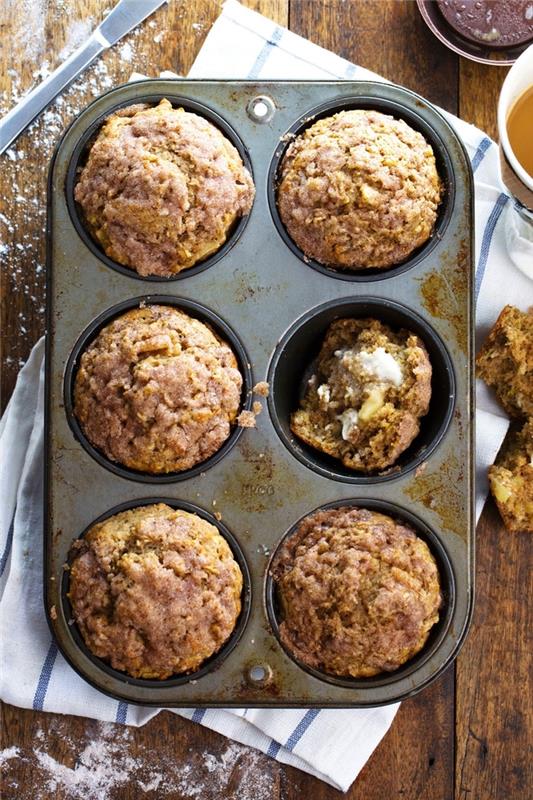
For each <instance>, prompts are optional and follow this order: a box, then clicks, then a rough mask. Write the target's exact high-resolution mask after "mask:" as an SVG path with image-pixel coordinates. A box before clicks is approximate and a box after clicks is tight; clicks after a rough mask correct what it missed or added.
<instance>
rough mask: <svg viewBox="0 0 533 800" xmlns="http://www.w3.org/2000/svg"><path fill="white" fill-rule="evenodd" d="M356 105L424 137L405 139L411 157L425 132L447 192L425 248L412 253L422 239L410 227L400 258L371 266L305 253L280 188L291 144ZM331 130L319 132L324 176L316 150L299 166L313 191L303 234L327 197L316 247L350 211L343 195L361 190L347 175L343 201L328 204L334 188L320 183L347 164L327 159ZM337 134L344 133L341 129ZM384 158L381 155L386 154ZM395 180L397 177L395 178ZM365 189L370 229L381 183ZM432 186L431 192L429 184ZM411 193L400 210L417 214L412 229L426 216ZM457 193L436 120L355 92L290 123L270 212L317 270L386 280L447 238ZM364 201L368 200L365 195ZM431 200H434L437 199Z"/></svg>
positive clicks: (340, 189)
mask: <svg viewBox="0 0 533 800" xmlns="http://www.w3.org/2000/svg"><path fill="white" fill-rule="evenodd" d="M420 102H423V101H420ZM353 110H359V111H360V112H361V113H363V112H364V111H368V112H369V114H370V116H373V112H379V113H380V119H381V120H382V119H383V118H382V116H381V115H387V116H389V117H393V122H392V123H391V124H393V125H397V124H398V123H397V122H394V121H399V123H400V126H402V130H401V134H402V136H403V137H405V136H407V138H408V137H409V136H413V137H418V140H417V142H415V143H410V144H409V143H407V142H405V143H403V142H402V146H403V147H404V155H406V156H407V157H409V153H410V152H411V151H412V148H413V147H414V146H415V145H418V146H419V147H420V148H422V147H423V146H424V145H423V144H422V142H423V140H421V139H420V136H419V135H420V134H421V135H422V137H423V139H425V141H426V146H427V144H429V145H430V147H431V149H432V151H433V155H434V158H435V164H436V170H437V173H438V177H439V179H440V185H441V190H440V195H441V197H440V202H439V204H438V208H437V210H436V218H435V221H434V223H433V224H432V225H430V227H429V230H430V231H431V232H430V234H429V235H427V236H426V240H425V241H424V242H423V243H422V244H421V245H420V246H419V247H416V248H415V249H414V250H412V251H411V252H408V251H409V249H410V248H409V241H410V240H411V237H412V236H414V237H415V241H416V234H414V233H413V231H410V233H409V235H408V236H407V239H406V241H404V243H403V247H401V248H399V255H398V260H397V261H396V260H392V261H391V262H390V263H388V265H387V266H379V267H374V266H366V267H365V266H364V265H361V267H359V266H351V267H348V266H345V267H343V268H341V266H340V264H333V263H331V261H330V260H328V259H325V258H323V259H319V258H318V257H315V256H314V255H311V254H310V253H309V252H308V253H306V252H304V249H303V248H304V246H303V244H302V243H300V244H297V243H296V241H295V239H294V238H293V236H291V234H290V233H289V231H288V230H287V227H286V225H285V224H284V222H283V220H282V216H283V213H282V212H280V207H279V205H280V196H279V190H280V182H281V178H282V169H283V164H284V160H285V159H286V156H287V155H288V153H290V149H289V148H290V146H291V143H292V142H294V140H295V139H296V138H297V137H299V136H302V135H303V134H304V133H305V132H306V131H307V130H308V129H309V128H311V127H312V126H313V125H315V124H316V123H317V122H318V121H320V120H325V119H330V118H331V117H333V116H334V115H336V114H339V112H347V111H348V112H349V111H353ZM403 123H406V125H403ZM406 126H409V128H407V127H406ZM367 128H368V125H363V127H362V129H361V130H362V131H364V130H366V129H367ZM325 135H326V134H325V132H321V134H320V135H318V136H317V142H316V146H317V148H318V150H320V151H321V152H322V154H323V157H324V159H325V160H326V161H325V164H324V170H325V172H324V175H323V176H322V177H321V175H320V174H319V173H320V168H319V166H317V164H316V163H315V160H314V158H313V155H312V153H311V154H310V155H309V162H310V163H309V165H307V166H305V165H303V164H300V165H299V166H298V170H300V171H301V170H302V169H305V170H306V172H305V174H306V175H307V178H308V180H307V189H306V192H307V193H308V194H309V197H307V195H306V197H307V201H308V202H309V213H308V214H305V215H304V216H303V217H302V220H301V223H302V224H301V237H300V238H308V237H309V236H310V235H311V234H310V220H309V214H310V213H313V214H315V213H316V210H317V209H319V210H321V205H320V202H321V201H320V200H319V196H320V195H321V193H323V194H324V203H325V206H324V211H323V221H322V222H321V223H320V224H319V223H318V222H317V225H318V227H317V235H316V237H315V238H314V244H313V246H312V248H311V249H316V248H317V247H318V246H319V243H322V244H321V245H320V247H321V248H323V247H324V244H323V243H324V241H325V239H324V232H323V231H322V227H323V225H324V224H325V221H326V220H330V221H331V220H337V219H339V218H342V216H343V214H344V213H345V212H344V211H343V209H346V208H347V207H348V205H349V201H347V200H343V195H345V196H346V198H349V197H352V196H354V193H356V189H355V187H354V186H353V185H351V184H350V181H349V180H348V177H349V176H348V175H346V176H345V179H344V180H343V181H341V182H340V183H338V182H337V183H336V184H335V190H334V191H335V192H336V193H337V194H338V198H337V200H335V201H334V207H333V208H330V207H329V206H328V203H329V202H330V200H329V199H328V198H329V188H324V190H322V189H321V187H320V182H321V181H326V183H327V184H328V186H329V181H330V177H331V172H332V171H335V169H341V167H340V166H339V165H338V164H337V163H336V161H335V164H334V165H333V164H330V163H327V160H328V158H330V152H329V150H328V147H327V144H324V142H323V141H322V140H323V139H325ZM335 135H338V132H337V134H335ZM304 155H305V153H304ZM433 155H432V156H431V158H433ZM341 156H342V147H341V148H340V150H339V153H338V158H341ZM301 157H302V156H301V155H300V156H299V158H300V159H301ZM370 157H371V154H367V155H366V156H365V158H370ZM379 157H380V158H381V156H379ZM392 163H393V162H392V161H391V160H390V159H389V161H387V165H389V164H392ZM389 168H390V167H389V166H385V167H383V166H382V170H383V169H385V170H387V169H389ZM413 170H414V172H413V179H416V178H417V174H418V172H419V167H418V166H417V167H416V168H415V167H414V166H413ZM298 174H299V173H298ZM372 174H373V173H372ZM350 180H351V179H350ZM390 180H392V178H391V179H390ZM429 180H430V179H429V175H428V181H429ZM431 180H433V178H431ZM294 184H295V185H294V191H295V195H294V197H293V198H290V197H289V198H287V205H288V207H289V208H290V209H291V215H292V216H294V214H295V209H297V205H298V200H299V199H301V198H302V195H303V193H304V189H303V187H302V186H301V180H300V179H297V180H295V182H294ZM359 188H360V190H361V197H362V198H363V197H364V198H365V199H364V202H365V208H366V205H368V208H369V209H370V211H372V214H371V217H372V221H369V220H370V218H369V220H367V222H368V224H370V228H373V227H374V226H375V224H376V220H375V219H374V216H375V214H376V211H375V209H374V210H372V207H373V206H374V205H375V204H376V203H375V202H374V198H377V199H376V202H377V200H379V197H378V195H379V192H378V191H376V188H373V187H372V186H366V185H365V184H363V185H362V186H361V187H359ZM389 188H390V187H389ZM426 189H427V190H428V191H429V183H428V186H427V187H426ZM357 191H359V190H357ZM394 191H395V192H397V189H394ZM410 192H411V189H409V192H408V193H407V194H409V193H410ZM407 194H406V198H405V199H404V203H403V206H404V207H403V209H402V210H401V212H400V216H402V217H403V216H404V214H407V215H408V216H409V215H410V217H411V222H410V225H411V228H413V226H416V225H417V224H418V222H417V220H418V219H419V217H420V212H421V209H419V208H418V206H416V209H415V208H414V206H413V209H412V210H411V211H410V212H409V213H408V212H407V211H406V208H407V205H408V204H409V203H410V202H412V201H411V200H409V198H408V197H407ZM433 194H434V192H433ZM367 195H368V196H367ZM454 197H455V179H454V173H453V167H452V163H451V159H450V156H449V154H448V152H447V150H446V147H445V145H444V143H443V142H442V140H441V138H440V136H439V135H438V134H437V133H436V132H435V131H434V130H433V128H432V127H431V125H430V124H429V123H428V122H427V121H426V120H425V119H423V118H422V117H421V116H419V115H418V114H417V113H416V112H414V111H413V110H412V109H409V108H407V107H406V106H403V105H401V104H400V103H399V102H396V101H394V100H388V99H384V98H376V97H370V96H369V97H365V96H361V97H356V98H350V97H347V98H340V99H338V100H334V101H329V102H327V103H324V104H322V105H320V106H318V107H316V108H314V109H311V110H310V111H309V112H308V113H306V114H305V116H303V117H301V118H300V119H299V120H298V121H297V122H295V123H294V125H292V126H291V128H289V130H288V131H287V133H286V134H285V135H284V136H282V137H281V144H280V146H279V147H278V148H277V150H276V152H275V154H274V157H273V159H272V162H271V164H270V169H269V178H268V199H269V206H270V212H271V215H272V218H273V221H274V224H275V226H276V228H277V230H278V232H279V234H280V236H281V237H282V239H283V240H284V242H285V243H286V244H287V245H288V247H289V248H290V249H291V250H292V252H293V253H295V255H297V256H298V258H300V259H301V260H302V261H304V262H305V263H306V264H308V265H309V266H310V267H312V268H313V269H316V270H318V271H319V272H321V273H322V274H325V275H328V276H330V277H333V278H338V279H340V280H346V281H369V280H383V279H386V278H391V277H393V276H394V275H398V274H400V273H402V272H404V271H405V270H407V269H411V267H414V266H415V265H416V264H418V263H419V262H420V261H421V260H422V259H423V258H425V257H426V256H427V255H428V254H429V253H430V252H431V250H432V249H433V248H434V247H435V245H436V244H437V243H438V242H439V240H440V239H441V238H442V236H443V234H444V231H445V229H446V227H447V225H448V222H449V220H450V218H451V216H452V211H453V204H454ZM332 202H333V201H332ZM361 202H363V201H362V200H361ZM431 202H432V203H433V202H434V201H431ZM346 203H348V205H346ZM385 205H386V207H385V208H384V209H383V215H384V220H383V224H385V223H386V224H387V225H388V224H389V223H388V222H387V220H388V219H389V214H391V209H392V213H393V212H394V209H393V208H392V207H393V205H394V200H393V199H391V198H390V197H389V199H388V200H387V202H386V204H385ZM415 205H416V201H415ZM430 205H431V204H430ZM311 209H312V211H311ZM434 213H435V212H434V211H432V212H431V214H434ZM367 222H365V223H364V224H367ZM428 223H429V220H428ZM292 224H293V225H295V224H296V223H295V220H293V223H292ZM339 225H340V227H339V229H338V230H337V232H336V233H335V234H334V235H333V233H332V237H333V240H334V242H335V247H339V246H340V239H341V238H342V233H343V230H342V224H341V223H339ZM361 225H363V222H361ZM394 227H395V226H394V225H392V228H394ZM413 230H414V228H413ZM344 233H346V231H344ZM387 234H388V235H389V234H390V231H387ZM370 235H371V234H370V233H368V234H367V237H366V240H368V237H370ZM375 235H376V236H377V237H378V239H379V240H380V241H387V237H384V236H382V235H381V233H380V231H377V230H376V231H375ZM297 238H298V237H297ZM421 238H423V237H421ZM404 239H405V237H404ZM366 240H365V241H366ZM346 249H347V250H349V245H346Z"/></svg>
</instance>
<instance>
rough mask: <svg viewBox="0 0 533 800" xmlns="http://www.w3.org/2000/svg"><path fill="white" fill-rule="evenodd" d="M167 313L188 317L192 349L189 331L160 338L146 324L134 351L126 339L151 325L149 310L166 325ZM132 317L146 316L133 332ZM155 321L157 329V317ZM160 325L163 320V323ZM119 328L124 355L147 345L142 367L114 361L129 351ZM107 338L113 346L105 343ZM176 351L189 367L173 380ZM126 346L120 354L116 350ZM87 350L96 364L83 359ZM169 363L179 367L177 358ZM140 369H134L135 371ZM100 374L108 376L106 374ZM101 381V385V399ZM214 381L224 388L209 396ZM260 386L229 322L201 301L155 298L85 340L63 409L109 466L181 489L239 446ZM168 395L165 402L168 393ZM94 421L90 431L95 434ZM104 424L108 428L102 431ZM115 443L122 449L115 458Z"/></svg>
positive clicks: (74, 357)
mask: <svg viewBox="0 0 533 800" xmlns="http://www.w3.org/2000/svg"><path fill="white" fill-rule="evenodd" d="M167 310H169V311H171V310H175V311H177V312H181V313H180V314H179V316H178V317H177V320H178V322H179V324H180V325H181V324H182V323H181V320H183V321H184V322H183V324H186V325H187V327H188V329H189V328H190V330H189V333H188V334H187V335H188V340H189V345H188V347H187V348H182V347H181V344H180V341H179V337H180V335H181V330H171V331H170V334H171V337H169V336H168V335H166V334H165V331H164V330H162V331H159V332H157V331H156V333H157V335H151V329H150V331H149V332H148V333H147V332H146V331H145V330H144V327H143V329H142V330H141V332H140V333H139V336H140V337H141V338H140V339H139V342H136V341H132V342H130V344H132V345H133V348H132V347H130V346H129V345H128V342H129V339H128V338H127V337H129V338H130V339H131V338H132V337H133V334H132V330H133V328H134V326H135V325H141V326H144V325H145V320H144V317H145V316H146V315H147V314H150V313H152V316H153V314H156V317H159V316H162V322H165V323H166V318H165V312H166V311H167ZM156 312H157V313H156ZM132 315H137V316H139V317H141V320H140V321H139V322H138V321H137V319H136V318H135V319H132V320H131V322H132V325H131V330H130V328H129V327H128V320H129V319H130V317H132ZM167 316H169V317H170V314H167ZM148 322H149V323H152V319H151V317H150V319H149V320H148ZM156 323H158V324H159V320H158V319H156ZM117 324H118V325H120V324H122V325H123V327H124V328H125V330H124V336H125V337H126V339H125V344H124V346H125V347H126V350H127V353H126V356H125V357H129V356H128V353H129V351H130V350H132V352H133V350H135V353H137V350H139V348H141V351H142V352H140V356H142V360H141V361H137V362H136V364H133V362H132V363H131V364H130V367H129V368H128V364H129V363H130V362H129V361H128V362H127V363H126V362H124V364H122V362H121V364H122V366H121V364H118V365H114V364H113V363H111V362H112V360H113V358H114V357H118V358H119V359H120V358H121V356H120V352H121V350H120V348H122V346H123V345H122V338H121V337H122V333H121V331H120V330H115V328H116V327H117ZM173 324H174V323H173ZM174 327H176V326H174ZM178 327H179V325H178ZM135 330H136V329H135ZM146 335H148V338H146ZM102 336H106V337H107V339H109V341H107V339H106V341H105V342H103V341H101V337H102ZM117 336H118V337H119V338H118V340H117ZM170 339H171V341H167V340H170ZM174 340H177V344H176V343H175V342H174ZM119 345H120V347H119ZM174 345H175V346H176V347H177V360H178V361H179V362H180V363H179V364H176V366H175V367H174V368H173V370H170V373H171V374H170V373H169V372H168V370H169V369H170V367H167V366H166V365H167V362H168V360H169V359H167V358H166V354H167V350H168V351H169V352H170V351H171V350H172V352H173V348H174V349H175V347H174ZM178 345H179V346H178ZM117 348H118V353H115V351H116V349H117ZM128 348H129V349H128ZM169 348H170V349H169ZM202 348H203V349H202ZM199 351H201V352H199ZM113 353H115V356H114V355H113ZM84 354H87V358H88V359H89V361H87V362H86V361H84V358H85V356H84ZM200 356H201V358H200ZM102 359H103V361H102ZM109 359H111V360H110V361H109ZM126 360H127V358H126ZM100 361H102V363H101V364H100ZM170 361H171V362H172V363H174V362H176V359H175V358H174V359H170ZM170 366H172V364H171V365H170ZM126 368H128V369H126ZM132 368H134V371H133V374H131V375H130V373H131V369H132ZM212 369H215V370H216V373H217V375H218V377H217V375H215V374H214V373H213V372H212V371H211V370H212ZM120 370H122V371H124V370H126V372H127V374H128V375H130V378H129V380H130V382H131V386H130V387H129V389H128V387H127V386H125V385H122V384H121V378H120V375H119V372H120ZM161 370H162V372H161ZM98 371H101V373H102V374H101V376H100V377H99V376H98V374H97V373H98ZM160 372H161V376H160V377H159V373H160ZM193 373H194V374H193ZM80 376H81V377H80ZM215 378H216V381H215ZM78 379H79V383H78ZM156 379H157V381H156ZM185 379H186V380H187V381H188V384H187V387H185V388H187V391H186V392H184V387H183V386H182V382H183V380H185ZM237 379H238V380H237ZM95 380H96V381H97V383H98V386H100V388H99V389H98V391H96V394H95V389H94V381H95ZM191 381H192V383H191ZM202 381H203V382H204V383H205V382H206V381H207V383H206V392H208V394H206V397H205V402H203V401H202V397H200V396H199V394H198V387H199V385H200V383H201V382H202ZM156 382H157V385H156ZM210 382H215V383H216V386H217V387H218V388H217V392H216V397H215V396H214V395H213V390H212V388H211V390H209V384H210ZM122 383H123V382H122ZM189 383H190V386H189ZM84 387H85V388H84ZM239 387H240V388H239ZM251 387H252V374H251V368H250V362H249V358H248V356H247V354H246V351H245V349H244V347H243V345H242V343H241V342H240V340H239V339H238V337H237V336H236V334H235V333H234V332H233V330H232V329H231V328H230V327H229V325H227V323H226V322H224V320H223V319H222V318H221V317H219V316H218V315H217V314H215V313H214V312H213V311H211V310H210V309H208V308H206V307H205V306H202V305H200V304H199V303H196V302H195V301H193V300H186V299H184V298H176V297H169V296H166V295H150V296H145V297H137V298H134V299H132V300H127V301H124V302H122V303H119V304H118V305H116V306H114V307H112V308H110V309H108V310H107V311H106V312H104V313H103V314H101V315H100V316H99V317H97V318H96V319H95V320H93V322H92V323H91V324H90V325H89V326H88V327H87V328H86V329H85V331H84V332H83V333H82V334H81V336H80V337H79V339H78V341H77V342H76V344H75V346H74V348H73V350H72V352H71V354H70V357H69V359H68V362H67V366H66V370H65V378H64V404H65V412H66V415H67V419H68V423H69V425H70V428H71V430H72V432H73V433H74V436H75V438H76V439H77V440H78V442H79V443H80V444H81V445H82V446H83V447H84V449H85V450H86V451H87V452H88V453H89V454H90V455H91V456H92V457H93V458H94V459H95V460H96V461H97V462H98V463H99V464H100V465H101V466H103V467H106V469H109V470H110V471H111V472H113V473H115V474H116V475H120V476H121V477H123V478H128V479H130V480H136V481H140V482H144V483H173V482H176V481H183V480H187V479H188V478H192V477H194V476H195V475H198V474H200V473H202V472H205V471H206V470H207V469H209V468H210V467H212V466H213V465H214V464H216V463H217V462H219V461H220V460H221V459H222V458H223V457H224V456H225V455H226V454H227V453H228V452H229V451H230V450H231V448H232V447H233V446H234V445H235V443H236V441H237V440H238V438H239V436H240V435H241V434H242V428H241V427H239V426H238V425H237V423H236V416H237V414H238V413H239V411H241V410H249V409H250V407H251ZM85 390H87V391H85ZM87 392H89V394H87ZM102 392H103V395H102V397H100V395H101V394H102ZM130 395H131V397H130ZM167 395H168V397H167V398H166V400H165V403H163V402H162V401H161V397H163V398H164V397H165V396H167ZM197 395H198V396H197ZM126 397H127V398H128V399H127V402H126V399H125V398H126ZM215 401H216V402H215ZM106 404H107V405H106ZM104 406H105V407H104ZM174 406H175V407H174ZM106 409H107V410H106ZM95 411H97V412H98V414H96V413H95ZM80 414H81V416H80ZM132 415H133V416H132ZM183 415H185V416H183ZM100 423H101V426H100ZM89 424H90V426H91V430H90V431H89V430H88V429H87V428H86V426H87V425H89ZM95 426H97V427H99V426H100V428H101V429H100V432H98V431H97V430H96V428H95ZM106 426H108V427H109V430H108V427H106ZM117 426H118V427H117ZM124 426H125V427H124ZM139 426H140V427H139ZM176 426H178V428H179V430H178V428H176ZM93 428H95V429H94V430H93ZM119 428H120V429H119ZM174 429H175V430H174ZM204 429H205V430H204ZM95 434H98V437H97V436H96V435H95ZM184 437H185V439H186V440H185V439H184ZM191 437H192V438H191ZM100 439H101V440H102V443H100ZM182 440H183V441H182ZM189 440H190V441H189ZM113 442H115V444H116V447H119V449H120V451H121V452H120V453H118V452H115V450H116V447H115V445H114V444H113ZM128 442H129V444H128ZM124 448H126V450H125V451H124V454H122V450H123V449H124ZM130 450H131V452H130ZM180 453H182V455H183V459H182V456H180ZM174 458H176V459H177V460H176V461H175V462H174ZM169 459H170V460H169Z"/></svg>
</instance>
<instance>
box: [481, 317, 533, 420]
mask: <svg viewBox="0 0 533 800" xmlns="http://www.w3.org/2000/svg"><path fill="white" fill-rule="evenodd" d="M476 364H477V370H478V375H479V377H480V378H483V380H484V381H485V383H487V384H488V385H489V386H492V387H493V389H494V391H495V392H496V395H497V397H498V400H499V401H500V403H501V404H502V406H503V407H504V409H505V410H506V411H507V413H508V414H509V415H510V416H511V417H518V418H521V419H523V418H524V417H531V416H533V309H529V311H520V310H519V309H518V308H515V307H514V306H505V308H504V309H503V310H502V311H501V313H500V315H499V317H498V319H497V320H496V322H495V323H494V326H493V328H492V330H491V331H490V333H489V335H488V337H487V339H486V341H485V343H484V345H483V347H482V348H481V350H480V352H479V354H478V357H477V359H476Z"/></svg>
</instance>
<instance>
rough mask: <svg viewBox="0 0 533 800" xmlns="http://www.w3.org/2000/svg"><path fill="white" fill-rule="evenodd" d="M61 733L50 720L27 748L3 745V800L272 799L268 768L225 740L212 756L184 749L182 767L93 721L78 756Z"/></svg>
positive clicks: (272, 776)
mask: <svg viewBox="0 0 533 800" xmlns="http://www.w3.org/2000/svg"><path fill="white" fill-rule="evenodd" d="M67 731H68V726H67V724H66V723H65V722H63V721H59V722H54V723H53V724H52V725H51V728H50V729H49V731H48V735H45V734H44V732H43V731H42V730H40V729H39V730H38V731H37V734H36V736H35V740H34V747H33V749H32V750H30V749H28V750H23V749H21V748H18V747H10V748H8V749H6V750H3V751H0V766H2V768H3V774H4V786H5V788H6V790H7V791H6V794H5V795H3V796H5V798H6V800H7V798H8V797H9V798H11V797H13V798H15V797H16V798H17V800H49V798H51V797H54V798H58V800H59V798H61V800H62V799H63V798H65V800H67V798H68V800H120V798H121V797H122V793H121V788H123V787H125V786H127V787H128V790H129V791H130V792H132V790H133V789H137V790H138V794H139V796H141V795H142V796H143V797H144V796H147V800H151V798H154V800H155V798H157V800H158V799H159V798H162V799H163V800H164V798H167V797H168V798H172V799H173V800H174V799H176V800H177V798H179V800H211V798H212V799H213V800H215V799H216V800H219V798H224V800H271V798H272V796H273V795H274V794H275V792H274V789H275V783H276V771H277V768H276V767H275V764H274V762H272V761H271V759H269V758H267V756H264V755H263V754H262V753H260V752H258V751H257V750H253V749H251V748H248V747H244V746H243V745H241V744H237V743H236V742H232V741H229V740H228V743H227V746H226V747H225V748H224V749H223V750H222V752H221V753H220V754H218V755H215V754H213V753H211V752H209V750H206V749H204V750H202V751H194V750H193V748H190V749H189V753H188V755H187V761H186V763H185V764H184V763H177V762H176V760H175V759H173V758H172V756H171V755H168V754H161V752H160V751H159V750H158V749H157V745H156V741H154V749H153V750H152V751H151V752H148V751H147V750H144V749H141V748H139V747H138V745H137V744H136V743H135V736H134V731H133V730H132V729H131V728H127V727H123V726H119V725H113V724H111V723H94V725H93V726H92V735H91V736H90V737H87V741H86V742H84V743H83V744H82V745H81V746H79V749H78V750H76V745H75V744H74V742H73V741H72V740H71V739H69V737H68V734H67V733H66V732H67ZM57 737H61V738H63V740H64V742H65V745H66V748H65V749H66V754H65V757H64V758H63V760H62V761H61V762H60V761H58V760H56V758H54V757H52V756H51V755H50V753H49V752H48V749H50V750H53V751H54V752H57V748H56V747H55V745H56V744H57V742H56V741H55V740H56V738H57ZM47 745H48V746H49V747H47ZM17 762H18V765H19V770H20V762H22V764H23V765H24V771H26V770H28V771H31V774H32V775H33V776H34V777H33V780H32V784H33V786H34V788H33V789H32V790H31V792H28V793H27V794H26V793H20V792H19V790H18V788H17V784H16V781H15V779H14V778H10V771H12V770H13V767H14V766H15V764H17ZM8 792H12V794H9V793H8ZM132 796H135V795H133V794H132Z"/></svg>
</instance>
